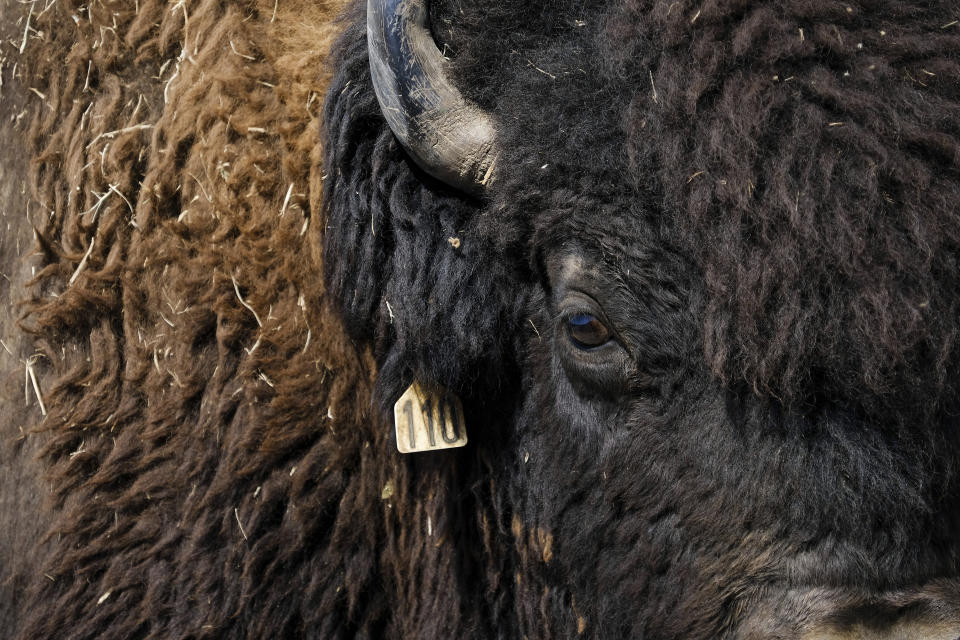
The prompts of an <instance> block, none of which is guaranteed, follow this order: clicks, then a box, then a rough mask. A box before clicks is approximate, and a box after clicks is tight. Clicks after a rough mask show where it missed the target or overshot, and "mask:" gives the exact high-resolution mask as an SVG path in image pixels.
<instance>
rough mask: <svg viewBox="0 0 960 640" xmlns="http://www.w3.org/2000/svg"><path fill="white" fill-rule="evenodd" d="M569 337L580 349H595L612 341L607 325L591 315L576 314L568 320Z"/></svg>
mask: <svg viewBox="0 0 960 640" xmlns="http://www.w3.org/2000/svg"><path fill="white" fill-rule="evenodd" d="M567 335H568V336H569V337H570V342H572V343H573V346H575V347H577V348H578V349H593V348H594V347H599V346H601V345H604V344H606V343H607V342H609V341H610V338H611V333H610V330H609V329H608V328H607V326H606V325H605V324H603V323H602V322H601V321H600V320H599V319H597V317H596V316H594V315H592V314H589V313H576V314H574V315H572V316H570V317H568V318H567Z"/></svg>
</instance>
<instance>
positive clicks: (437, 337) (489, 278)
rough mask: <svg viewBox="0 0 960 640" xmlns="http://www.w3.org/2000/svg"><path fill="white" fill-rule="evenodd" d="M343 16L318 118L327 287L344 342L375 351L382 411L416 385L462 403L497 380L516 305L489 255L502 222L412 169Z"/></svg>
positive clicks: (354, 28)
mask: <svg viewBox="0 0 960 640" xmlns="http://www.w3.org/2000/svg"><path fill="white" fill-rule="evenodd" d="M350 17H351V18H352V21H351V25H350V26H349V27H348V28H347V29H346V31H345V32H344V33H343V35H342V36H341V39H340V41H339V43H338V44H337V46H336V47H335V49H334V55H335V56H336V58H337V59H336V60H335V62H334V64H335V67H334V68H335V69H336V72H335V75H334V77H333V79H332V82H331V85H330V91H329V93H328V95H327V101H326V104H325V107H324V127H325V131H324V139H323V143H324V163H325V166H324V167H323V169H322V173H323V175H325V176H326V178H325V182H324V194H323V199H324V201H323V209H324V213H325V216H326V219H325V225H324V238H323V262H324V278H325V282H326V290H327V295H328V296H330V299H331V300H332V302H333V303H334V305H335V306H336V307H338V310H339V311H340V314H341V317H342V318H343V320H344V322H345V325H346V328H347V330H348V331H349V333H350V335H351V336H352V337H353V338H354V339H356V340H359V341H364V342H372V343H373V344H374V346H375V351H376V355H377V359H378V366H379V369H378V377H377V385H376V393H377V401H378V404H379V405H380V407H381V408H382V409H384V410H385V412H389V411H390V410H391V409H392V406H393V403H394V402H395V401H396V399H397V398H398V397H399V396H400V395H401V394H402V393H403V392H404V390H405V389H406V388H407V387H408V386H409V385H410V384H411V382H413V380H414V379H417V380H420V381H421V382H423V383H431V384H438V385H441V386H444V387H446V388H448V389H450V390H451V391H452V392H454V393H458V394H460V395H461V396H465V395H466V394H464V389H465V388H468V387H472V388H479V387H476V383H477V381H478V378H480V377H494V376H496V373H494V369H497V368H499V367H501V366H502V360H503V357H502V353H503V348H502V347H503V345H502V344H501V342H502V340H503V339H504V336H509V335H511V332H510V330H509V323H510V322H511V320H510V319H509V318H508V316H510V314H511V313H516V309H518V308H520V305H518V304H517V301H516V297H517V295H518V294H517V287H516V286H514V285H513V284H511V281H512V280H514V279H515V276H514V274H513V273H512V271H511V269H512V265H511V264H508V262H507V259H506V258H505V257H504V255H503V251H502V249H498V248H496V247H493V246H491V243H492V242H493V240H492V238H498V237H500V236H502V235H503V234H501V233H500V232H499V230H492V229H491V227H493V226H496V225H497V224H499V223H496V222H492V221H491V220H484V219H483V218H482V217H481V215H479V214H480V213H481V208H480V207H481V205H482V203H481V201H478V200H477V199H475V198H470V197H467V196H466V195H464V194H463V193H461V192H459V191H457V190H454V189H451V188H450V186H449V185H447V184H444V183H441V182H439V181H438V180H436V179H434V178H433V177H431V176H430V175H427V174H426V173H424V171H423V170H422V169H421V168H420V167H419V166H418V165H417V164H414V163H412V162H411V159H410V156H409V154H408V153H407V152H405V150H404V148H403V147H402V146H401V145H400V144H398V141H397V138H396V136H395V135H394V133H393V131H392V130H391V129H390V127H389V126H388V124H387V122H386V121H385V120H384V117H383V115H382V113H381V109H380V106H379V103H378V101H377V98H376V95H375V93H374V90H373V86H372V84H373V83H372V79H371V76H370V66H369V61H368V50H367V46H366V42H365V38H364V36H365V31H366V20H365V18H366V16H365V15H363V14H362V13H361V12H355V13H354V15H353V16H350ZM491 373H493V376H491V375H490V374H491ZM488 379H489V378H488ZM465 399H466V398H465Z"/></svg>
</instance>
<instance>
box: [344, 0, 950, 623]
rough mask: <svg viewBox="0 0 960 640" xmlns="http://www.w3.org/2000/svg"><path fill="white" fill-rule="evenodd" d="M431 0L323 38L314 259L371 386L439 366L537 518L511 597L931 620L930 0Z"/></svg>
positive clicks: (512, 493) (934, 167)
mask: <svg viewBox="0 0 960 640" xmlns="http://www.w3.org/2000/svg"><path fill="white" fill-rule="evenodd" d="M365 9H367V11H368V13H364V10H365ZM427 9H428V7H427V6H426V5H425V3H424V2H415V1H414V0H386V1H380V0H371V1H370V3H369V9H368V8H367V7H363V6H361V7H358V9H357V11H356V12H355V14H354V15H353V16H352V20H353V25H352V26H351V27H350V28H349V29H348V30H347V33H346V35H345V36H344V38H343V40H342V41H341V45H340V54H339V55H340V61H339V67H338V74H337V76H336V78H335V81H334V83H333V87H332V89H331V93H330V97H329V99H328V103H327V111H326V122H327V125H326V126H327V130H326V145H327V146H326V172H327V175H326V183H327V193H326V196H325V197H326V216H327V220H326V226H327V230H326V235H325V255H326V256H327V258H326V261H325V265H326V266H325V269H326V278H327V281H328V286H329V288H330V290H331V292H332V294H333V295H334V297H335V299H336V301H337V303H338V306H339V308H340V310H341V313H342V315H343V317H344V319H345V322H346V324H347V326H348V328H349V330H350V331H351V333H352V335H353V336H354V337H355V338H356V339H358V340H363V341H369V342H371V343H373V344H374V345H375V350H376V353H377V355H378V360H379V365H380V368H379V378H378V383H377V385H378V386H377V389H378V391H377V400H378V401H379V403H380V404H381V406H383V407H387V406H389V405H390V404H391V403H392V402H393V401H394V400H395V399H396V398H397V396H399V394H400V393H401V392H402V391H403V389H404V388H406V386H407V385H409V384H410V383H411V382H412V381H413V380H421V381H424V382H428V383H435V384H439V385H443V386H446V387H448V388H450V389H453V390H455V391H456V392H457V393H459V394H460V395H461V396H462V397H463V399H464V401H465V404H466V407H467V421H468V424H469V427H470V430H471V439H472V440H473V442H474V445H473V446H475V447H477V448H480V449H483V450H485V451H487V452H490V453H492V454H493V456H492V457H493V458H495V459H496V460H498V464H497V465H496V466H495V467H494V468H493V469H491V470H489V471H488V474H489V475H491V476H494V477H495V478H496V480H497V481H498V482H499V483H500V484H502V485H503V486H504V487H505V488H504V489H503V490H502V498H503V502H502V504H501V506H500V507H499V509H500V512H501V513H509V514H510V516H509V518H507V520H506V521H507V522H510V521H511V520H512V521H513V522H514V523H515V524H516V526H517V529H518V530H524V531H525V530H537V531H543V532H545V533H544V535H548V536H549V540H550V554H549V555H550V556H551V557H550V561H549V562H547V563H545V565H544V567H543V568H542V571H541V572H540V574H539V578H538V579H539V580H540V583H539V584H538V586H537V589H540V588H541V587H542V589H543V590H542V593H540V592H538V594H537V595H536V596H535V595H534V594H533V593H532V591H533V589H532V588H531V587H530V586H529V585H521V584H520V583H519V581H518V583H517V584H516V585H513V586H512V587H510V588H509V590H510V593H511V595H512V597H513V598H514V599H515V600H517V601H520V600H524V599H526V604H525V605H521V604H517V605H516V609H517V610H522V609H523V607H524V606H528V607H530V608H531V610H532V609H537V608H538V607H539V609H538V610H539V611H544V612H548V613H547V614H546V615H547V617H550V618H551V619H552V620H555V621H560V622H558V623H557V624H559V625H560V628H561V629H562V628H563V625H568V627H567V631H560V632H558V634H559V635H560V636H561V637H563V636H565V635H567V633H570V634H573V633H577V632H579V633H585V632H586V630H588V629H589V630H590V631H589V632H590V633H591V634H592V635H594V636H601V637H650V638H687V639H689V638H715V637H721V636H723V637H739V638H770V637H811V638H812V637H845V638H846V637H850V638H853V637H901V636H904V637H907V636H910V637H930V638H941V637H943V638H948V637H949V638H954V637H956V636H958V635H960V583H958V582H957V577H958V574H960V561H958V557H960V556H958V553H960V539H958V538H957V534H956V532H957V531H958V530H960V489H958V480H960V478H958V469H957V462H958V461H960V442H958V430H957V422H958V418H957V416H958V410H960V406H958V405H960V402H958V400H960V388H958V387H960V378H958V373H960V348H958V344H957V340H958V336H960V278H958V271H957V269H958V264H957V263H958V260H960V207H958V202H960V84H958V81H957V78H958V76H960V29H958V27H957V23H956V19H957V17H958V16H957V15H956V10H955V7H952V6H951V3H949V2H945V1H944V2H919V1H916V0H877V1H876V2H869V3H865V2H853V3H849V4H845V3H828V2H793V1H792V0H791V1H787V0H769V1H763V2H734V1H731V2H703V3H701V2H693V1H688V0H677V1H671V0H647V1H640V0H610V1H605V2H598V3H584V2H581V1H579V0H562V1H560V2H554V1H551V2H541V1H539V0H535V1H533V2H523V3H508V2H502V1H494V0H485V1H481V2H475V3H460V2H453V0H442V1H440V2H436V3H433V5H432V6H431V7H429V9H430V11H429V14H428V10H427ZM951 12H952V13H951ZM371 69H372V72H373V73H372V74H371ZM378 97H379V100H378ZM430 455H438V454H430ZM439 455H444V454H439ZM517 562H520V560H517ZM504 589H507V587H504ZM535 598H541V600H539V601H538V602H539V603H540V604H532V603H533V601H534V599H535ZM534 619H535V618H533V617H526V618H525V617H524V616H523V615H517V617H516V619H514V620H511V621H508V622H505V623H504V624H505V625H507V627H508V631H507V632H505V633H506V634H507V635H510V636H512V635H514V634H515V635H516V636H517V637H519V636H520V635H522V634H523V633H533V634H537V635H539V634H538V632H537V630H536V629H537V626H536V625H537V623H535V622H531V620H534ZM724 634H728V635H724ZM805 634H806V635H805ZM818 634H819V635H818ZM831 634H833V635H831ZM884 634H888V635H884ZM897 634H900V635H897ZM904 634H905V635H904Z"/></svg>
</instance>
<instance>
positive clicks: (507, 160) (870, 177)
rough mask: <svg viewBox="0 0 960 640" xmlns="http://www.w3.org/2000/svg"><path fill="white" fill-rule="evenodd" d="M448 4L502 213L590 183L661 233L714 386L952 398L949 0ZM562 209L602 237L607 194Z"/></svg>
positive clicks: (797, 396)
mask: <svg viewBox="0 0 960 640" xmlns="http://www.w3.org/2000/svg"><path fill="white" fill-rule="evenodd" d="M448 4H450V5H451V6H447V5H448ZM452 5H457V7H456V8H454V7H453V6H452ZM454 9H455V10H454ZM465 11H466V13H461V12H460V9H459V5H458V4H457V3H441V5H440V7H439V8H438V10H437V11H436V12H435V19H434V22H435V33H436V36H437V38H438V39H439V40H440V41H441V42H442V44H444V45H446V46H448V47H449V50H450V51H452V52H453V53H455V54H456V57H455V60H456V69H457V72H458V74H459V81H460V84H461V85H462V86H463V87H464V88H465V91H466V92H467V93H468V95H470V97H471V98H472V99H474V100H476V101H477V102H479V103H480V104H482V105H484V106H487V107H489V108H490V109H492V110H493V111H494V113H495V114H496V118H497V121H498V127H499V132H500V136H501V138H502V142H503V147H504V149H505V157H504V159H503V160H502V162H501V166H506V167H509V169H508V170H506V173H508V175H507V176H506V179H505V180H504V181H503V183H502V184H500V185H498V187H497V194H495V199H497V197H498V198H499V201H500V202H501V203H503V207H504V210H505V211H508V212H510V211H513V212H514V214H515V215H516V216H517V217H519V218H523V219H527V220H529V219H531V218H532V219H533V220H534V224H535V225H536V224H537V222H538V221H544V220H547V219H548V218H551V216H553V214H554V212H555V210H556V206H555V204H556V198H557V194H558V193H564V192H565V193H568V194H571V197H573V196H574V195H576V196H582V195H584V194H587V195H588V196H589V197H590V198H592V199H593V200H594V201H595V202H597V203H598V204H600V205H604V206H606V205H612V206H613V208H614V209H619V212H618V214H617V215H618V216H619V218H620V220H621V221H622V222H623V224H624V225H629V224H630V223H631V222H632V224H633V228H632V230H630V229H628V228H627V227H624V228H625V229H627V230H626V231H625V232H624V235H625V236H626V237H630V235H631V234H632V235H633V236H634V237H637V236H644V237H646V236H649V237H652V238H654V237H655V238H667V239H669V241H670V242H671V243H673V244H675V245H676V247H677V250H678V251H679V252H680V253H682V254H683V255H684V256H685V258H686V259H688V260H689V262H690V263H691V266H692V267H693V268H694V269H695V270H696V271H698V272H699V273H700V274H701V275H702V279H701V280H700V282H699V285H698V286H699V287H700V288H702V290H703V292H704V296H705V306H704V309H703V313H702V314H701V320H702V324H701V330H702V334H703V342H704V354H705V356H706V358H707V361H708V364H709V366H710V367H711V369H712V370H713V371H714V373H715V374H716V375H717V376H719V377H722V378H724V379H726V380H731V381H739V382H742V383H745V384H746V385H747V386H749V387H750V388H753V389H756V390H758V391H760V392H762V393H767V394H770V395H774V396H776V397H778V398H781V399H783V400H785V401H787V402H788V403H799V404H802V403H804V402H806V401H809V400H810V399H811V398H812V397H815V396H817V397H819V396H822V395H824V394H825V395H826V396H828V397H830V398H832V399H836V400H841V401H843V402H849V403H853V404H856V405H857V406H860V407H862V408H863V409H864V410H866V411H869V412H872V413H876V414H879V413H887V414H889V412H890V411H894V412H895V413H896V412H900V413H903V414H912V415H915V414H916V413H917V412H918V411H921V410H923V407H927V406H936V405H937V404H938V403H940V402H942V401H943V399H944V398H945V397H948V396H949V395H952V393H953V389H952V388H951V387H950V383H949V382H948V380H949V379H951V378H954V377H955V376H952V372H955V371H956V368H957V366H958V361H960V360H958V359H960V356H958V352H957V349H956V346H955V340H954V338H953V336H954V335H955V334H956V333H957V328H958V327H957V321H956V320H955V318H957V317H958V311H960V293H958V292H957V291H956V290H955V287H954V286H953V284H952V282H953V280H952V279H953V277H954V276H953V274H954V273H955V263H956V259H957V255H958V252H960V234H958V231H957V230H958V229H960V224H958V223H960V219H958V217H960V212H958V210H957V207H956V206H955V203H956V202H957V200H958V197H960V170H958V167H960V125H958V122H960V88H958V86H957V84H956V83H955V82H953V81H951V78H955V77H957V75H958V73H960V35H958V32H957V30H956V29H944V28H942V27H943V25H945V24H949V23H950V22H951V19H952V18H951V14H950V13H949V11H950V7H948V3H921V2H903V1H899V2H892V1H888V2H877V3H872V4H871V6H870V9H869V11H868V10H866V9H864V8H861V7H860V6H859V5H857V4H853V3H851V4H849V5H846V4H843V3H796V2H786V1H769V2H751V3H744V2H725V3H707V4H702V3H695V2H683V1H681V2H667V1H666V0H664V1H662V2H609V3H603V4H597V3H591V4H590V5H589V6H586V5H584V4H583V3H572V2H571V3H559V4H554V3H551V9H550V11H545V10H544V7H543V6H541V4H540V3H528V4H526V5H525V8H524V9H522V10H521V9H517V7H515V6H510V7H507V6H506V4H505V3H494V2H491V3H479V4H477V5H476V6H474V7H472V8H469V9H465ZM510 20H513V21H515V23H516V22H519V24H520V25H521V26H522V28H521V29H517V28H516V27H514V28H509V27H508V22H509V21H510ZM518 31H519V32H521V33H522V34H523V35H518ZM578 215H579V217H578V218H577V219H578V220H579V221H581V222H582V223H583V225H584V226H579V227H578V228H577V229H576V230H575V231H574V232H575V233H582V230H583V229H590V228H592V227H595V226H597V225H598V224H600V225H602V227H603V230H604V231H606V232H608V233H614V232H613V231H610V227H611V226H612V223H611V222H610V217H609V216H610V214H609V208H608V209H602V208H600V207H592V208H587V209H586V210H584V211H582V212H580V213H579V214H578ZM554 235H556V234H554ZM908 396H909V399H908V400H906V401H904V398H905V397H908Z"/></svg>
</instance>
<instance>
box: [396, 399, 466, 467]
mask: <svg viewBox="0 0 960 640" xmlns="http://www.w3.org/2000/svg"><path fill="white" fill-rule="evenodd" d="M393 423H394V427H395V429H396V434H397V449H398V450H399V451H400V453H416V452H419V451H437V450H440V449H453V448H455V447H462V446H464V445H465V444H467V429H466V426H465V423H464V419H463V403H461V402H460V398H458V397H457V396H456V395H454V394H452V393H450V392H449V391H446V390H445V389H440V388H438V387H429V386H427V385H421V384H420V383H419V382H414V383H413V384H412V385H410V387H409V388H408V389H407V390H406V391H405V392H404V393H403V395H402V396H400V399H399V400H397V402H396V404H394V405H393Z"/></svg>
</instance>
